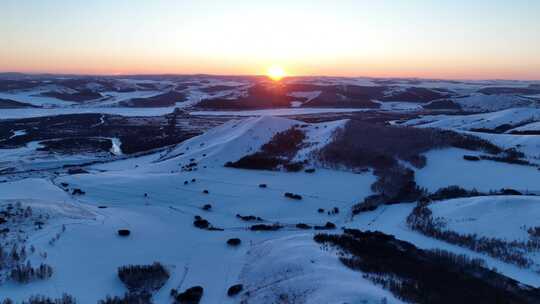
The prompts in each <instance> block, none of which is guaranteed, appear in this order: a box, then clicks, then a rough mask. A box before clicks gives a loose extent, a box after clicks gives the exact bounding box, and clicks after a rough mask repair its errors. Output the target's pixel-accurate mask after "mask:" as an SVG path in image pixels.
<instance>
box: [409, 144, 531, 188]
mask: <svg viewBox="0 0 540 304" xmlns="http://www.w3.org/2000/svg"><path fill="white" fill-rule="evenodd" d="M476 154H477V153H476ZM425 155H426V157H427V165H426V166H425V167H424V168H422V169H416V174H415V176H416V182H417V183H418V184H419V185H420V186H422V187H425V188H427V189H428V190H429V191H436V190H437V189H439V188H442V187H446V186H451V185H459V186H461V187H462V188H465V189H473V188H476V189H477V190H479V191H486V192H487V191H490V190H500V189H502V188H512V189H516V190H520V191H531V192H537V191H540V184H539V183H538V181H539V180H540V170H538V169H536V168H534V167H530V166H522V165H514V164H507V163H501V162H495V161H489V160H481V161H466V160H464V159H463V155H475V153H474V152H471V151H466V150H462V149H455V148H451V149H442V150H432V151H429V152H428V153H426V154H425Z"/></svg>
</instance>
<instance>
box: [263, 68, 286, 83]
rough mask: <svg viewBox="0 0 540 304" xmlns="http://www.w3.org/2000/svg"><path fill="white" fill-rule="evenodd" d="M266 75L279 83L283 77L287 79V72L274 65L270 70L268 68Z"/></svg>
mask: <svg viewBox="0 0 540 304" xmlns="http://www.w3.org/2000/svg"><path fill="white" fill-rule="evenodd" d="M266 75H267V76H268V77H269V78H270V79H272V80H274V81H279V80H281V79H282V78H283V77H285V70H284V69H283V68H282V67H280V66H277V65H273V66H271V67H270V68H268V71H267V72H266Z"/></svg>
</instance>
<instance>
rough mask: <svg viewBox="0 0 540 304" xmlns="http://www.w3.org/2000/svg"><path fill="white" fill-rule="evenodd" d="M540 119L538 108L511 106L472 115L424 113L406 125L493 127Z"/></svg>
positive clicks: (459, 128)
mask: <svg viewBox="0 0 540 304" xmlns="http://www.w3.org/2000/svg"><path fill="white" fill-rule="evenodd" d="M538 120H540V109H531V108H513V109H508V110H502V111H498V112H489V113H482V114H472V115H426V116H422V117H420V118H417V119H411V120H409V121H407V122H406V123H404V125H406V126H418V127H424V128H441V129H457V130H471V129H495V128H497V127H499V126H502V125H505V124H508V125H519V124H523V123H531V122H536V121H538Z"/></svg>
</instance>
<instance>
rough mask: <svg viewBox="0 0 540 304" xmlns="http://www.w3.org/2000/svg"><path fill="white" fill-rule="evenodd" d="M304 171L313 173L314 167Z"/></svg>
mask: <svg viewBox="0 0 540 304" xmlns="http://www.w3.org/2000/svg"><path fill="white" fill-rule="evenodd" d="M304 172H306V173H315V169H314V168H309V169H306V170H304Z"/></svg>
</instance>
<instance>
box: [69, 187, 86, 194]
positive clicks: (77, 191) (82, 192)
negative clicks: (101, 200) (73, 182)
mask: <svg viewBox="0 0 540 304" xmlns="http://www.w3.org/2000/svg"><path fill="white" fill-rule="evenodd" d="M71 194H72V195H84V194H85V192H84V191H82V190H81V189H78V188H76V189H73V191H72V192H71Z"/></svg>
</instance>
